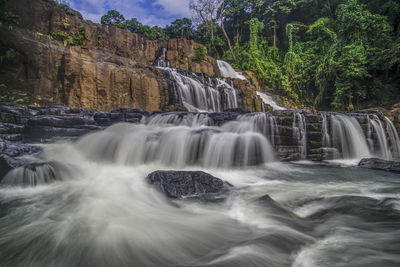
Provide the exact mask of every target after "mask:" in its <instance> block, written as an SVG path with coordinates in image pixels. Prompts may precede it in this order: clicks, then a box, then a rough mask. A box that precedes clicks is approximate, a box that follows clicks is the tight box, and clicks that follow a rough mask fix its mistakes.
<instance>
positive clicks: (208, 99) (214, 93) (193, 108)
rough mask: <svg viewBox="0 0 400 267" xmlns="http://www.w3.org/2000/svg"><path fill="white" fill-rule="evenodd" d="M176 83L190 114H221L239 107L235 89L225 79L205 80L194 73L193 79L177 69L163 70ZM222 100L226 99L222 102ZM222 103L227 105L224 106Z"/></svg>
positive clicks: (192, 74)
mask: <svg viewBox="0 0 400 267" xmlns="http://www.w3.org/2000/svg"><path fill="white" fill-rule="evenodd" d="M162 69H163V70H165V71H167V72H168V73H169V75H170V78H171V79H172V80H173V81H174V84H175V86H176V89H177V91H178V94H179V96H180V98H181V99H182V104H183V106H184V107H186V108H187V109H188V110H189V111H190V112H219V111H223V110H224V109H231V108H237V107H238V99H237V93H236V90H235V88H234V87H233V86H232V85H230V84H228V83H227V82H225V81H224V80H223V79H215V81H216V84H213V81H212V80H211V79H208V80H207V79H204V78H203V77H199V76H197V75H196V74H194V73H191V77H189V76H186V75H183V74H181V73H179V72H178V71H177V70H176V69H172V68H162ZM222 99H225V101H224V102H222ZM222 103H225V106H223V104H222Z"/></svg>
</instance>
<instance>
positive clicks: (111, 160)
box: [0, 113, 400, 267]
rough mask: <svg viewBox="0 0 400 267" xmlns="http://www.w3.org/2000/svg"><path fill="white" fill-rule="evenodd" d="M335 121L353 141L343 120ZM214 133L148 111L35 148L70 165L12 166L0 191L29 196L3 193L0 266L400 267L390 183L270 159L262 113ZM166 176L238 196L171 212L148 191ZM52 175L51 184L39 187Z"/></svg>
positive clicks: (268, 121) (199, 123)
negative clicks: (137, 118) (200, 177)
mask: <svg viewBox="0 0 400 267" xmlns="http://www.w3.org/2000/svg"><path fill="white" fill-rule="evenodd" d="M332 117H333V116H332ZM334 117H335V118H334V119H333V121H336V122H335V123H336V124H338V125H336V124H335V125H336V126H337V127H336V128H344V129H342V130H343V132H345V134H349V135H350V134H353V132H354V133H355V135H356V136H355V137H354V138H357V137H358V138H360V139H362V138H361V137H362V136H361V134H360V133H359V132H358V127H357V123H358V122H357V123H356V122H355V121H354V120H353V118H352V117H346V116H342V115H335V116H334ZM343 117H344V118H343ZM295 118H296V119H295V127H297V128H298V130H299V131H300V135H301V131H304V129H306V125H305V124H304V126H302V125H303V118H304V116H303V117H302V116H299V115H295ZM210 125H212V121H211V119H210V116H209V115H208V114H186V113H184V114H157V115H154V116H152V117H150V118H147V119H143V121H142V124H140V125H135V124H117V125H114V126H112V127H110V128H108V129H106V130H104V131H99V132H97V133H92V134H89V135H87V136H84V137H82V138H80V139H79V140H77V141H76V142H62V143H56V144H48V145H44V152H43V153H42V154H41V155H40V156H38V157H37V159H36V160H37V161H44V162H49V161H50V162H53V161H56V162H59V163H60V164H63V165H65V166H68V167H67V168H60V167H58V165H57V164H51V165H44V167H43V168H38V169H37V171H36V172H33V173H32V172H28V173H21V171H22V169H17V171H15V172H12V173H10V175H9V176H8V178H7V179H6V182H8V183H11V184H12V181H14V182H15V183H18V182H20V181H21V179H20V178H21V176H23V177H22V178H23V179H22V180H28V181H33V180H35V181H37V184H38V186H37V187H34V188H29V187H28V188H22V187H18V186H17V187H3V186H2V187H0V237H1V238H0V266H57V267H70V266H87V267H108V266H122V267H125V266H127V267H128V266H134V267H136V266H137V267H155V266H212V267H231V266H233V267H242V266H246V267H253V266H254V267H264V266H273V267H275V266H276V267H280V266H297V267H300V266H301V267H303V266H304V267H309V266H356V267H361V266H379V265H382V263H385V264H384V265H385V266H399V264H400V256H399V255H400V249H399V246H398V244H399V240H400V233H399V230H398V229H399V227H400V225H399V222H400V210H399V209H398V208H396V207H399V204H400V201H399V199H400V194H399V190H398V188H400V183H399V179H398V175H395V174H390V173H381V172H376V171H372V170H360V169H356V168H339V167H330V166H329V165H325V166H321V165H318V164H307V163H303V164H287V163H279V162H274V158H273V150H272V148H271V147H270V145H269V142H268V140H267V137H266V136H268V135H271V136H272V135H276V134H278V132H277V128H278V127H277V123H276V118H274V116H273V115H271V114H266V113H256V114H246V115H243V116H241V117H239V119H238V120H237V121H232V122H229V123H227V124H225V125H223V126H222V127H214V126H210ZM335 125H332V126H335ZM302 128H303V130H302ZM264 134H265V135H264ZM333 136H334V135H333ZM339 137H341V136H339ZM349 138H350V137H349ZM332 139H335V137H333V138H332ZM339 139H340V138H339ZM350 139H351V138H350ZM364 140H365V137H364ZM351 141H353V140H352V139H351V140H350V141H346V142H351ZM365 143H366V142H365ZM365 145H366V144H365ZM366 146H367V145H366ZM350 149H354V148H353V147H350ZM256 163H258V164H257V165H255V164H256ZM266 163H267V164H266ZM46 166H51V168H48V167H46ZM64 169H65V170H68V171H65V172H63V170H64ZM176 169H180V170H203V171H206V172H209V173H211V174H212V175H215V176H217V177H219V178H221V179H223V180H225V181H228V182H229V183H231V184H232V185H233V186H234V188H232V192H231V194H230V196H229V198H228V199H227V200H226V201H225V202H220V203H200V202H190V201H171V200H168V199H166V198H165V196H164V195H163V194H162V193H160V192H159V191H157V190H156V189H155V188H153V187H152V186H150V185H149V184H147V182H146V180H145V178H146V176H147V175H148V174H149V173H151V172H153V171H155V170H176ZM51 173H56V176H57V177H58V178H57V181H61V182H55V183H52V184H42V183H44V182H47V181H46V180H51V179H52V178H49V177H52V175H49V174H51ZM25 176H27V177H26V178H27V179H24V177H25ZM46 177H47V178H46ZM41 178H44V179H41ZM34 184H36V183H34ZM265 194H268V195H269V196H271V197H272V199H273V200H270V201H268V199H267V201H262V200H260V197H262V196H264V195H265ZM349 196H350V197H349ZM367 197H368V198H367ZM274 200H275V201H276V202H275V201H274Z"/></svg>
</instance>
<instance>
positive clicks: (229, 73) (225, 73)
mask: <svg viewBox="0 0 400 267" xmlns="http://www.w3.org/2000/svg"><path fill="white" fill-rule="evenodd" d="M217 64H218V68H219V71H220V72H221V75H222V77H224V78H231V79H240V80H246V77H244V75H243V74H241V73H239V72H237V71H235V70H234V69H233V68H232V66H231V65H230V64H229V63H228V62H225V61H223V60H217Z"/></svg>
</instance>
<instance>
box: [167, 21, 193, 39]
mask: <svg viewBox="0 0 400 267" xmlns="http://www.w3.org/2000/svg"><path fill="white" fill-rule="evenodd" d="M165 32H166V33H167V34H168V35H169V36H170V37H171V38H186V39H192V38H193V22H192V20H191V19H188V18H183V19H176V20H175V21H173V22H172V23H171V25H167V26H166V27H165Z"/></svg>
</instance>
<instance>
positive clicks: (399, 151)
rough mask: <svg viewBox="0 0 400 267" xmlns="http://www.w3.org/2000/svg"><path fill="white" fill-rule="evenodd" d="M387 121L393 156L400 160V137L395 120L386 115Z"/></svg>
mask: <svg viewBox="0 0 400 267" xmlns="http://www.w3.org/2000/svg"><path fill="white" fill-rule="evenodd" d="M384 119H385V122H386V130H387V132H388V135H389V141H390V145H391V150H392V156H393V158H394V159H396V160H400V138H399V135H398V133H397V130H396V128H395V127H394V125H393V122H392V121H391V120H389V118H388V117H386V116H385V117H384Z"/></svg>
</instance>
